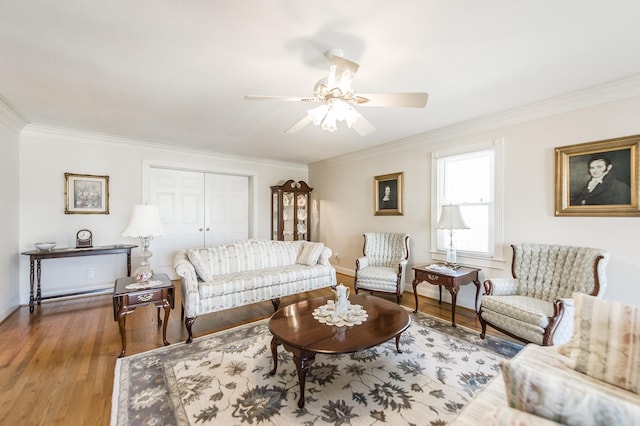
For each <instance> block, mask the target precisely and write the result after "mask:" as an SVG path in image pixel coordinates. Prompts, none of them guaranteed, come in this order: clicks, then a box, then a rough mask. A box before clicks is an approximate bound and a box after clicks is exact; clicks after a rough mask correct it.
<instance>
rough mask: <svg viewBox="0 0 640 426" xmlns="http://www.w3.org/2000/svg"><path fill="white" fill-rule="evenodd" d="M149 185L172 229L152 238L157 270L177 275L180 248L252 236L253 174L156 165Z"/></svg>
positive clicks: (153, 265)
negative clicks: (175, 265)
mask: <svg viewBox="0 0 640 426" xmlns="http://www.w3.org/2000/svg"><path fill="white" fill-rule="evenodd" d="M149 186H150V187H149V200H150V202H151V204H157V205H158V207H159V209H160V217H161V219H162V223H163V225H164V227H165V231H166V233H167V235H166V236H164V237H159V238H156V239H154V240H153V241H152V243H151V251H152V252H153V253H154V256H153V257H152V258H151V263H152V267H153V269H154V271H156V272H164V273H168V274H170V276H172V277H175V274H174V273H173V268H172V262H173V254H174V253H175V252H176V251H178V250H180V249H186V248H195V247H204V246H207V245H215V244H223V243H226V242H230V241H234V240H237V239H243V238H247V236H248V234H249V179H248V177H246V176H233V175H220V174H214V173H203V172H193V171H185V170H174V169H166V168H151V171H150V176H149Z"/></svg>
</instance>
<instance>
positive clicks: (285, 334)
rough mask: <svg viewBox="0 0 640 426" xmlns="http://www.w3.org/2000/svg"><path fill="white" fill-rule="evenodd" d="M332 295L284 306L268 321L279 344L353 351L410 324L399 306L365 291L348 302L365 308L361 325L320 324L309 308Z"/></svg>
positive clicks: (313, 349)
mask: <svg viewBox="0 0 640 426" xmlns="http://www.w3.org/2000/svg"><path fill="white" fill-rule="evenodd" d="M329 299H332V297H318V298H315V299H310V300H303V301H301V302H298V303H295V304H292V305H289V306H285V307H284V308H282V309H280V310H278V311H277V312H276V313H275V314H273V316H272V317H271V319H270V320H269V330H270V331H271V333H272V334H273V336H274V337H275V338H276V339H278V340H279V341H280V343H282V344H284V345H285V346H286V345H289V346H292V347H294V348H298V349H302V350H305V351H311V352H315V353H324V354H341V353H350V352H357V351H360V350H363V349H368V348H371V347H373V346H377V345H379V344H381V343H383V342H386V341H387V340H390V339H392V338H393V337H395V336H397V335H398V334H400V333H402V332H403V331H404V330H406V329H407V328H408V327H409V325H411V318H410V317H409V313H408V311H407V310H406V309H404V308H403V307H402V306H399V305H397V304H395V303H393V302H389V301H387V300H384V299H381V298H379V297H375V296H372V295H369V294H362V295H351V296H350V297H349V301H350V302H351V304H353V305H355V304H359V305H362V307H363V308H364V309H365V310H366V311H367V314H368V318H367V320H366V321H364V322H363V323H362V324H359V325H354V326H351V327H347V326H343V327H338V326H335V325H328V324H322V323H320V322H319V321H318V320H316V319H315V318H313V311H314V310H315V309H316V308H318V307H319V306H322V305H324V304H326V303H327V301H328V300H329Z"/></svg>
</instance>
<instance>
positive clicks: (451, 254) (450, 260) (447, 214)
mask: <svg viewBox="0 0 640 426" xmlns="http://www.w3.org/2000/svg"><path fill="white" fill-rule="evenodd" d="M436 228H437V229H448V230H449V248H448V249H447V266H449V267H452V268H454V269H456V268H457V267H458V265H457V264H456V249H455V248H454V247H453V230H454V229H469V226H467V224H466V223H465V222H464V219H463V218H462V213H460V206H457V205H452V204H449V205H446V206H442V211H441V212H440V220H438V224H437V225H436Z"/></svg>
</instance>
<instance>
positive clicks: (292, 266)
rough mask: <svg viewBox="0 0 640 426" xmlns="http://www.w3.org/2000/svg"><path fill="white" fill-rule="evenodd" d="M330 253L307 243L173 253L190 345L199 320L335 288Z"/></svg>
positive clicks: (251, 243)
mask: <svg viewBox="0 0 640 426" xmlns="http://www.w3.org/2000/svg"><path fill="white" fill-rule="evenodd" d="M330 257H331V249H329V248H328V247H325V245H324V244H323V243H313V242H309V241H271V240H255V239H250V240H242V241H236V242H234V243H229V244H223V245H219V246H214V247H203V248H194V249H187V250H180V251H178V252H177V253H176V254H175V256H174V259H173V268H174V270H175V272H176V274H178V275H179V276H180V277H181V279H182V286H181V288H182V304H183V305H182V308H183V313H184V312H185V311H186V317H185V326H186V328H187V332H188V333H189V337H188V339H187V343H190V342H191V341H192V339H193V333H192V326H193V323H194V322H195V320H196V318H197V317H198V315H203V314H208V313H211V312H218V311H222V310H225V309H230V308H234V307H237V306H243V305H248V304H251V303H256V302H263V301H267V300H271V302H272V303H273V306H274V308H275V309H278V305H279V303H280V298H281V297H283V296H288V295H292V294H296V293H302V292H305V291H310V290H315V289H319V288H323V287H329V286H335V285H336V270H335V269H334V268H333V266H331V264H330V263H329V258H330Z"/></svg>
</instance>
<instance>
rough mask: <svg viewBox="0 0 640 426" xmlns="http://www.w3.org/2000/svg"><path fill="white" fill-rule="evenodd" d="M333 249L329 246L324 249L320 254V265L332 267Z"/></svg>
mask: <svg viewBox="0 0 640 426" xmlns="http://www.w3.org/2000/svg"><path fill="white" fill-rule="evenodd" d="M331 253H333V252H332V251H331V249H330V248H329V247H327V246H324V247H323V248H322V252H321V253H320V257H319V258H318V265H326V266H330V265H331V263H329V259H331Z"/></svg>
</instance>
